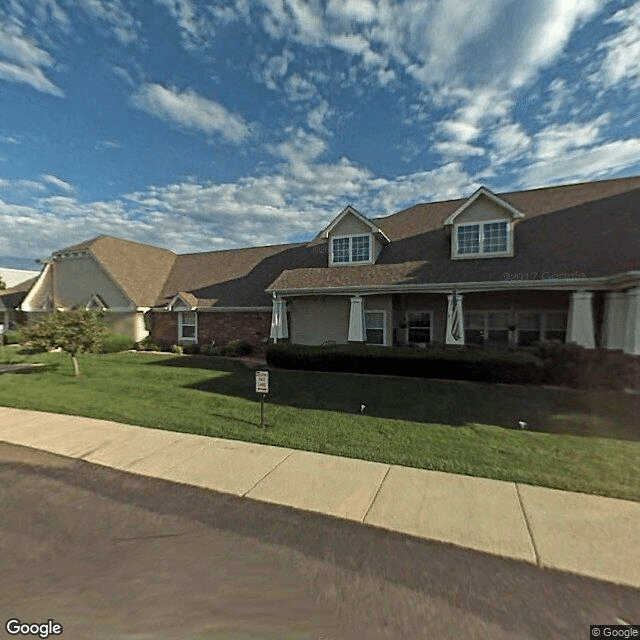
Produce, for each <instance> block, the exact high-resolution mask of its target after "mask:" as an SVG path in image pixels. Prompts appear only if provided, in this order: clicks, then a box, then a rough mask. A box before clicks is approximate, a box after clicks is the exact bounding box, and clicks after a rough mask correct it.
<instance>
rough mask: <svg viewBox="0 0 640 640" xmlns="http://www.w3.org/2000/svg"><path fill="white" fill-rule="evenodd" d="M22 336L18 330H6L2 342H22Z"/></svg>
mask: <svg viewBox="0 0 640 640" xmlns="http://www.w3.org/2000/svg"><path fill="white" fill-rule="evenodd" d="M22 341H23V338H22V333H21V332H20V331H7V332H6V333H5V334H4V344H22Z"/></svg>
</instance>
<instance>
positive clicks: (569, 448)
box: [0, 348, 640, 501]
mask: <svg viewBox="0 0 640 640" xmlns="http://www.w3.org/2000/svg"><path fill="white" fill-rule="evenodd" d="M3 361H4V362H8V361H13V362H17V361H26V362H44V363H46V364H47V366H46V367H43V368H41V369H40V370H38V371H37V372H34V373H30V374H18V373H15V374H0V405H5V406H12V407H21V408H29V409H39V410H43V411H54V412H60V413H70V414H76V415H85V416H91V417H96V418H105V419H110V420H116V421H119V422H125V423H130V424H137V425H142V426H149V427H157V428H162V429H171V430H175V431H184V432H192V433H200V434H208V435H212V436H219V437H223V438H231V439H238V440H249V441H252V442H260V443H265V444H273V445H279V446H286V447H293V448H296V449H305V450H308V451H319V452H323V453H330V454H336V455H342V456H348V457H355V458H362V459H365V460H376V461H380V462H387V463H393V464H400V465H405V466H411V467H419V468H425V469H437V470H441V471H450V472H455V473H463V474H469V475H475V476H484V477H487V478H497V479H501V480H511V481H519V482H525V483H529V484H536V485H542V486H547V487H555V488H559V489H569V490H573V491H583V492H587V493H595V494H600V495H606V496H612V497H619V498H625V499H631V500H637V501H640V474H639V473H638V469H640V419H639V418H638V416H640V396H637V395H629V394H616V393H593V392H582V391H573V390H568V389H549V388H542V387H533V386H531V387H527V386H511V385H495V384H482V383H472V382H442V381H435V380H417V379H414V378H391V377H374V376H362V375H354V374H335V373H311V372H296V371H284V370H274V371H272V372H271V393H270V395H269V397H268V405H267V419H268V422H269V425H270V426H269V428H268V429H261V428H260V427H259V426H258V425H259V421H260V404H259V398H258V396H256V394H255V392H254V373H253V371H252V370H250V369H249V368H248V367H247V366H246V365H244V364H243V363H242V362H239V361H232V360H223V359H218V358H206V357H197V356H191V357H182V358H179V357H175V356H172V355H171V354H165V355H154V354H145V353H140V354H116V355H96V356H83V357H81V358H80V368H81V371H82V374H83V375H82V377H81V378H79V379H76V378H74V377H73V366H72V363H71V359H70V358H69V357H68V356H66V355H64V354H37V355H33V356H18V355H17V352H16V350H15V349H13V348H5V349H4V350H3V352H0V362H3ZM361 403H363V404H365V405H366V409H365V412H364V414H363V415H360V404H361ZM518 420H525V421H526V422H527V423H528V427H529V429H528V430H526V431H521V430H519V429H515V428H514V427H515V426H516V424H517V421H518Z"/></svg>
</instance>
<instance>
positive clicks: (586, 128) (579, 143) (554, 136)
mask: <svg viewBox="0 0 640 640" xmlns="http://www.w3.org/2000/svg"><path fill="white" fill-rule="evenodd" d="M608 120H609V116H608V115H607V114H603V115H601V116H599V117H598V118H596V119H595V120H592V121H591V122H587V123H585V124H578V123H575V122H570V123H567V124H553V125H550V126H548V127H546V128H545V129H542V130H541V131H538V132H537V133H536V134H535V136H534V138H535V146H536V148H535V158H536V159H538V160H546V159H548V158H554V157H558V156H562V155H564V154H566V152H567V151H569V150H571V149H576V148H579V147H585V146H588V145H591V144H593V143H594V142H596V141H597V140H598V137H599V135H600V129H601V127H602V125H603V124H605V123H606V122H608Z"/></svg>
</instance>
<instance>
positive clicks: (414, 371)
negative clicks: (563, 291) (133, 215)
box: [266, 342, 640, 391]
mask: <svg viewBox="0 0 640 640" xmlns="http://www.w3.org/2000/svg"><path fill="white" fill-rule="evenodd" d="M266 357H267V363H268V364H269V365H271V366H274V367H279V368H282V369H302V370H306V371H343V372H350V373H372V374H387V375H399V376H414V377H418V378H443V379H448V380H473V381H480V382H503V383H511V384H548V385H555V386H566V387H571V388H574V389H584V390H608V391H622V390H624V389H636V390H640V357H638V356H631V355H625V354H623V353H622V352H621V351H611V350H609V349H584V348H583V347H578V346H576V345H573V344H560V343H556V342H548V343H543V344H541V345H540V346H539V347H538V348H537V349H536V350H535V351H529V352H523V351H497V350H493V351H491V350H476V349H471V348H465V347H434V348H430V349H426V350H425V349H407V348H393V347H373V346H360V345H358V346H354V345H336V346H333V345H332V346H326V347H313V346H300V345H290V344H278V345H270V346H269V347H268V348H267V352H266Z"/></svg>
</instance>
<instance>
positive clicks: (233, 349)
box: [224, 340, 253, 357]
mask: <svg viewBox="0 0 640 640" xmlns="http://www.w3.org/2000/svg"><path fill="white" fill-rule="evenodd" d="M252 351H253V349H252V347H251V345H250V344H249V343H248V342H247V341H246V340H232V341H231V342H229V343H227V345H226V346H225V348H224V355H225V356H232V357H237V356H248V355H250V354H251V352H252Z"/></svg>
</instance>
